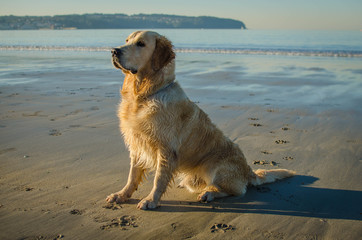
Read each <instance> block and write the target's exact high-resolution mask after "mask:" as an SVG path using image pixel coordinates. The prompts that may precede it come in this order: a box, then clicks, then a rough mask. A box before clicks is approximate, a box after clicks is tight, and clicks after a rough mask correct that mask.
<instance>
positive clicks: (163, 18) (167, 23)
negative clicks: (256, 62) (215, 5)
mask: <svg viewBox="0 0 362 240" xmlns="http://www.w3.org/2000/svg"><path fill="white" fill-rule="evenodd" d="M130 28H148V29H152V28H186V29H187V28H189V29H192V28H196V29H202V28H204V29H246V26H245V24H244V23H243V22H242V21H239V20H234V19H228V18H217V17H209V16H201V17H187V16H178V15H165V14H137V15H126V14H98V13H95V14H83V15H77V14H73V15H56V16H13V15H10V16H0V30H41V29H55V30H57V29H63V30H71V29H130Z"/></svg>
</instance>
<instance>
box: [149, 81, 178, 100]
mask: <svg viewBox="0 0 362 240" xmlns="http://www.w3.org/2000/svg"><path fill="white" fill-rule="evenodd" d="M174 84H175V82H174V81H172V82H170V83H169V84H167V85H165V86H163V87H162V88H160V89H158V90H157V91H156V92H154V93H152V94H151V95H150V96H148V97H153V96H155V95H156V94H159V93H160V92H163V91H165V90H167V89H168V88H170V87H172V86H173V85H174Z"/></svg>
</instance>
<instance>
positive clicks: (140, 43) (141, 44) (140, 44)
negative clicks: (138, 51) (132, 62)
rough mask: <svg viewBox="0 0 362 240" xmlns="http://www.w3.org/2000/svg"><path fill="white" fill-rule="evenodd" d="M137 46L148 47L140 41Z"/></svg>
mask: <svg viewBox="0 0 362 240" xmlns="http://www.w3.org/2000/svg"><path fill="white" fill-rule="evenodd" d="M136 45H137V47H144V46H146V45H145V44H144V43H143V42H141V41H138V42H137V43H136Z"/></svg>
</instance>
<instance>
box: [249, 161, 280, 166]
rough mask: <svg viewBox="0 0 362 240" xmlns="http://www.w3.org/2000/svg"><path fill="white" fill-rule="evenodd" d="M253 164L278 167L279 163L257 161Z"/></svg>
mask: <svg viewBox="0 0 362 240" xmlns="http://www.w3.org/2000/svg"><path fill="white" fill-rule="evenodd" d="M253 164H255V165H272V166H276V165H277V163H276V162H274V161H271V162H269V161H266V160H256V161H254V162H253Z"/></svg>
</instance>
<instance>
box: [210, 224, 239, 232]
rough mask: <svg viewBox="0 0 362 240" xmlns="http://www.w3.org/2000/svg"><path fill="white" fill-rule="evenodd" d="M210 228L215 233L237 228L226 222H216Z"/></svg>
mask: <svg viewBox="0 0 362 240" xmlns="http://www.w3.org/2000/svg"><path fill="white" fill-rule="evenodd" d="M210 229H211V232H212V233H214V232H219V233H224V232H226V231H229V230H234V229H235V228H234V227H233V226H231V225H228V224H225V223H217V224H214V225H213V226H212V227H211V228H210Z"/></svg>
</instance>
